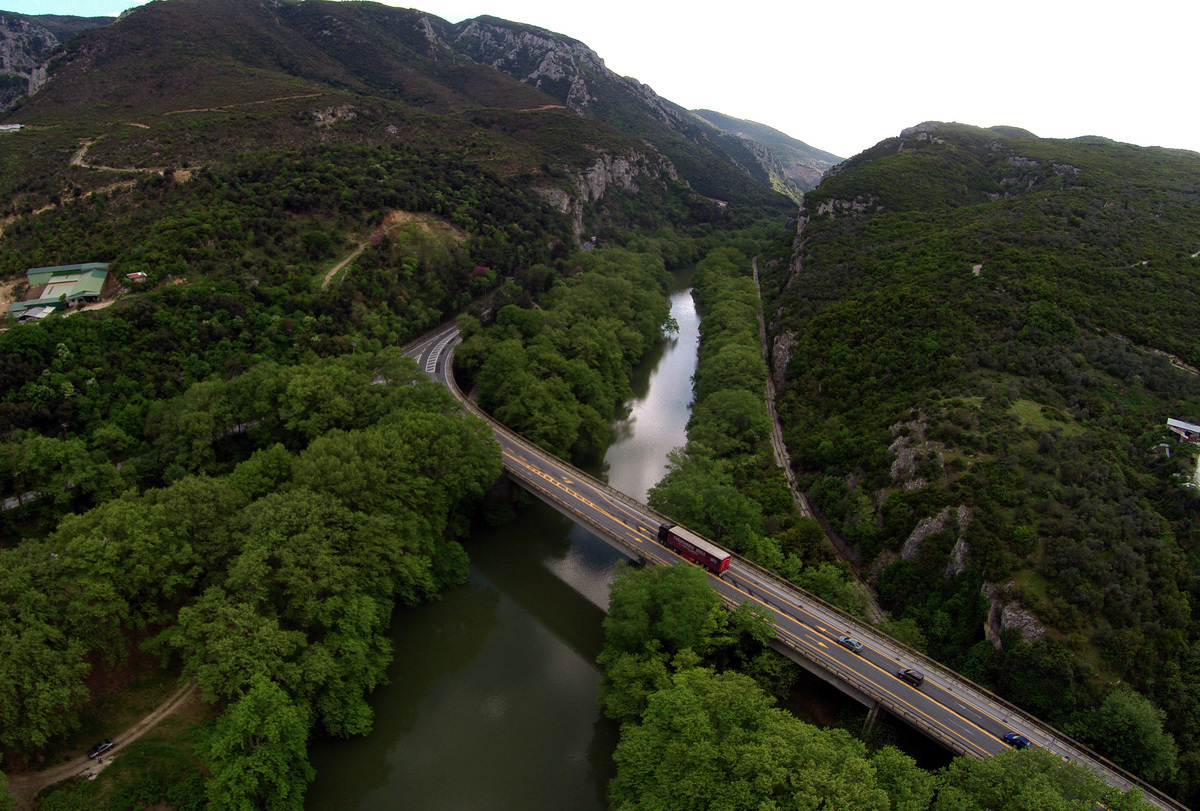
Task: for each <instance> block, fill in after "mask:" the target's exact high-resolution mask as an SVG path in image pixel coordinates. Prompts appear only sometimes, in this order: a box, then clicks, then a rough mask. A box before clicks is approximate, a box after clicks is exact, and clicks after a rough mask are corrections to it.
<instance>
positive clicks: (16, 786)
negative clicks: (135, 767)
mask: <svg viewBox="0 0 1200 811" xmlns="http://www.w3.org/2000/svg"><path fill="white" fill-rule="evenodd" d="M199 700H200V688H199V686H198V685H197V684H196V683H195V682H188V683H187V684H185V685H183V686H182V687H180V688H179V689H178V690H176V691H175V692H174V693H172V694H171V695H170V696H168V697H167V700H166V701H164V702H163V703H162V704H159V705H158V707H156V708H155V709H154V711H153V712H151V713H150V714H149V715H147V716H146V717H145V718H143V719H142V720H140V721H138V722H137V723H136V724H134V725H133V726H131V727H130V728H129V729H127V730H125V731H124V732H122V733H121V734H119V735H116V736H114V737H113V748H112V749H109V750H108V751H107V752H105V753H104V755H103V756H102V757H101V759H100V760H89V759H88V757H87V756H86V755H80V756H79V757H77V758H75V759H74V760H70V761H67V762H66V763H62V764H59V765H58V766H51V767H50V768H49V769H44V770H42V771H40V772H34V773H32V774H10V775H9V776H8V787H9V790H10V791H12V793H13V795H14V796H16V798H17V805H16V811H29V809H32V808H33V798H34V797H36V796H37V795H38V792H40V791H41V790H42V789H44V788H46V787H47V786H52V785H54V784H55V783H58V782H60V781H62V780H69V779H70V778H72V777H85V776H86V777H87V778H88V779H89V780H94V779H95V778H96V775H98V774H100V772H102V771H104V770H105V769H107V768H108V766H109V764H111V763H112V761H113V758H114V757H116V755H117V753H118V752H120V751H121V750H122V749H124V748H125V747H126V746H128V745H129V744H131V743H133V742H134V741H136V740H137V739H138V738H140V737H142V736H143V735H145V734H146V733H147V732H149V731H150V730H151V729H153V728H154V726H155V725H156V724H157V723H158V722H159V721H161V720H162V719H164V718H166V717H167V716H169V715H172V714H173V713H175V712H177V711H179V710H180V709H182V708H183V707H184V706H186V705H188V704H191V703H192V702H195V701H199Z"/></svg>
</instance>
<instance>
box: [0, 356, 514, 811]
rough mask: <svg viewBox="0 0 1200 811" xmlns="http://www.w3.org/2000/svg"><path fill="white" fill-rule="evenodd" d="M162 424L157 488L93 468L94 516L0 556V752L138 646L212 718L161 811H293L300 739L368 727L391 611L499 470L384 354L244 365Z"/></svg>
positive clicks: (80, 793)
mask: <svg viewBox="0 0 1200 811" xmlns="http://www.w3.org/2000/svg"><path fill="white" fill-rule="evenodd" d="M169 409H170V411H171V412H172V416H173V420H172V424H171V425H170V426H163V429H162V431H161V432H160V433H159V434H158V437H157V438H158V440H159V445H158V450H159V451H165V452H166V453H167V454H168V455H167V459H169V460H170V467H171V468H172V469H173V470H174V471H175V475H176V476H177V478H175V479H174V481H172V482H171V483H170V484H167V485H165V486H161V487H148V488H145V489H141V488H137V487H132V488H130V489H124V488H123V487H121V486H120V485H121V484H122V482H120V481H117V482H114V481H112V479H120V478H122V477H129V479H128V484H133V483H134V482H135V481H136V479H134V478H133V474H130V473H127V472H126V471H125V470H124V469H122V470H121V471H120V472H119V473H118V472H117V471H115V469H113V468H112V467H111V465H110V466H109V469H108V471H107V474H108V479H109V481H107V485H108V486H107V488H106V489H97V490H93V491H92V492H91V493H89V495H90V496H91V497H93V498H95V499H96V500H98V501H99V502H100V503H99V504H97V506H95V507H92V508H91V509H89V510H86V511H81V512H79V513H75V514H68V515H65V516H63V517H62V518H61V519H60V520H59V521H58V523H57V526H56V527H55V528H54V529H53V530H52V531H50V532H49V533H48V534H47V535H46V536H45V537H31V538H29V539H28V540H26V541H24V542H23V543H21V544H20V545H19V546H16V547H14V548H8V549H0V595H2V599H0V607H2V608H3V612H2V613H0V638H2V639H3V647H4V650H5V652H6V655H5V656H4V657H3V662H2V663H0V668H2V670H3V672H2V673H0V719H2V720H3V724H2V725H0V729H2V732H0V746H3V747H4V749H5V750H6V751H8V752H10V753H23V752H32V751H37V750H38V749H40V748H42V747H44V746H45V745H46V744H47V743H49V742H50V741H52V740H53V739H54V738H56V737H57V736H60V735H62V734H64V733H67V732H70V731H71V730H72V729H73V728H74V727H75V726H76V724H77V723H78V711H79V709H80V707H81V706H82V705H83V704H84V703H85V702H86V701H87V700H88V699H89V695H88V691H87V689H86V688H85V686H84V679H85V678H86V677H87V676H88V674H89V672H90V671H91V670H92V669H93V668H97V667H104V666H113V665H115V664H118V663H120V662H122V661H124V660H125V658H126V657H128V656H129V655H130V653H131V648H132V647H133V646H134V644H140V647H141V648H142V649H143V650H148V651H150V652H152V653H154V654H156V655H158V656H160V657H162V659H163V660H164V661H165V662H168V663H174V666H175V667H177V668H178V669H179V671H180V673H181V675H182V677H183V678H185V679H195V680H196V681H197V682H198V684H199V685H200V689H201V691H202V694H203V697H204V699H205V700H206V701H208V702H212V703H220V704H222V705H224V706H225V707H226V710H225V712H224V714H222V715H221V717H220V719H219V721H218V722H217V724H216V726H215V728H214V729H213V730H212V732H211V734H210V735H209V736H208V737H206V738H205V739H204V740H203V741H202V742H200V743H198V744H196V746H195V753H196V757H197V758H198V759H199V762H200V763H202V764H203V765H204V767H205V769H206V771H207V774H208V776H207V779H206V780H201V778H200V773H199V772H195V773H194V774H192V775H191V776H187V777H186V779H182V780H181V782H179V783H177V784H175V785H172V786H169V787H167V788H169V790H170V793H171V796H170V797H169V798H168V799H170V800H171V802H173V803H175V804H177V805H180V806H184V807H196V804H197V803H201V802H202V801H203V799H204V798H205V797H207V800H208V802H209V803H210V804H212V806H213V807H235V806H236V807H243V806H245V805H246V804H247V803H248V804H250V805H255V806H261V805H262V804H263V803H266V802H267V801H269V800H270V801H275V800H276V799H278V798H283V799H287V798H291V800H289V801H288V802H287V803H286V805H287V807H295V806H296V804H297V803H298V802H299V801H300V799H302V797H303V794H304V789H305V786H306V785H307V783H308V781H309V780H311V778H312V770H311V768H310V767H309V766H308V763H307V759H306V756H305V749H306V742H307V740H308V738H309V736H310V734H312V733H313V732H314V731H316V730H320V731H321V732H322V733H324V734H330V735H343V736H344V735H352V734H363V733H365V732H367V731H368V730H369V729H370V727H371V716H372V713H371V709H370V707H369V705H368V704H367V703H366V696H367V694H368V693H369V692H370V691H371V689H372V688H373V687H374V686H375V685H376V684H378V682H379V680H380V678H381V676H382V673H383V670H384V668H385V667H386V665H387V663H388V662H389V661H390V658H391V650H390V646H389V643H388V642H387V641H386V639H385V638H384V636H383V633H384V631H385V630H386V628H387V625H388V623H389V622H390V618H391V614H392V606H393V605H394V604H396V603H399V604H402V605H412V604H415V603H417V602H419V601H422V600H427V599H430V598H431V597H433V596H435V595H436V594H437V593H438V592H439V591H440V590H441V589H442V588H444V587H445V586H447V585H451V584H454V583H458V582H461V580H462V578H463V575H464V573H465V565H466V557H465V554H464V553H463V551H462V548H461V547H460V546H459V545H458V544H457V542H456V541H454V537H455V535H456V534H458V533H460V532H461V531H462V529H463V527H464V526H465V524H464V523H463V518H462V516H463V513H462V510H463V509H464V506H466V507H467V508H468V509H469V505H470V500H471V499H472V498H473V497H475V496H478V495H479V494H480V493H481V492H482V490H483V488H485V487H486V486H488V485H490V484H491V483H492V482H493V481H494V480H495V479H496V477H497V476H498V475H499V471H500V458H499V451H498V450H497V449H496V447H495V445H494V444H493V443H492V442H491V434H490V431H489V430H488V429H487V428H486V427H485V426H483V425H482V424H480V423H478V422H477V421H475V420H471V419H464V418H463V417H462V416H461V415H460V414H459V413H458V411H457V407H456V404H455V402H454V400H453V398H451V396H450V394H449V393H448V392H447V391H446V390H445V389H443V388H440V387H437V386H435V385H434V384H433V383H431V382H429V381H428V380H426V379H425V378H424V376H423V375H421V374H420V373H419V372H418V371H417V369H416V366H415V364H413V363H412V361H411V360H409V359H407V358H405V357H403V355H402V354H401V353H400V352H399V350H397V349H388V350H384V351H383V352H381V353H379V354H365V353H364V354H359V355H349V356H345V357H343V358H340V359H337V360H332V361H318V362H316V363H313V364H301V365H298V366H291V367H279V366H273V365H268V364H261V365H259V366H256V367H255V368H254V369H253V370H252V371H251V372H248V373H247V374H245V375H241V376H239V377H235V378H233V379H231V380H230V381H226V382H206V383H200V384H196V385H195V386H193V387H192V388H190V389H189V390H188V391H187V392H185V393H184V394H183V395H181V396H180V397H179V398H177V400H176V401H175V402H172V403H170V404H169ZM231 425H232V426H242V429H241V430H232V431H231ZM53 441H54V440H44V439H43V440H42V442H43V443H45V442H53ZM26 444H36V441H35V440H32V439H27V440H26ZM222 445H224V446H225V447H223V448H222V449H221V450H222V453H220V454H218V450H217V449H218V446H222ZM32 452H33V451H30V453H32ZM42 453H43V455H49V452H48V451H42ZM82 455H83V457H84V458H85V459H86V457H87V454H86V452H83V454H82ZM219 456H220V457H223V458H219ZM138 461H139V463H140V461H141V460H138ZM146 464H147V466H148V467H151V468H156V467H158V466H159V465H158V464H155V462H154V460H152V459H151V460H147V462H146ZM159 464H161V461H160V463H159ZM134 467H137V465H134ZM70 470H71V468H67V469H66V470H65V471H63V472H64V473H69V472H70ZM57 484H58V485H59V488H58V491H61V489H62V484H63V482H62V481H61V480H60V481H59V482H58V483H57ZM43 486H45V485H43ZM50 486H51V487H53V483H50ZM51 492H55V491H54V490H53V489H52V490H51ZM251 741H257V743H253V744H251V743H250V742H251ZM247 759H250V761H254V762H253V763H250V762H248V761H247ZM187 786H191V787H192V788H190V789H187V788H186V787H187ZM185 790H186V791H190V792H191V793H190V794H188V795H187V796H186V797H184V796H181V795H180V792H181V791H185ZM70 796H75V797H77V800H78V804H77V805H64V803H65V802H66V800H65V799H64V798H62V797H60V798H59V799H58V800H56V803H57V806H56V807H60V808H65V807H80V808H84V807H92V804H93V797H92V792H91V791H90V787H89V786H88V785H87V784H85V785H83V786H80V787H78V790H77V791H76V792H75V794H74V795H70ZM273 798H274V799H273ZM157 799H159V798H158V797H142V798H141V800H142V801H143V802H153V801H156V800H157Z"/></svg>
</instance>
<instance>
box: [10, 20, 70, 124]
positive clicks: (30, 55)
mask: <svg viewBox="0 0 1200 811" xmlns="http://www.w3.org/2000/svg"><path fill="white" fill-rule="evenodd" d="M57 47H58V38H57V37H56V36H54V34H52V33H50V31H49V30H47V29H46V28H44V27H43V26H40V25H37V24H36V23H33V22H30V21H29V20H27V19H25V18H23V17H21V16H19V15H15V14H4V15H0V109H7V108H8V107H11V106H12V105H13V104H14V103H15V102H16V101H17V99H19V98H21V97H22V96H24V95H26V94H27V93H32V92H34V91H35V90H37V87H38V85H39V84H40V82H39V81H38V78H39V77H40V80H41V81H45V71H44V70H42V71H38V68H39V67H41V66H42V65H43V64H44V63H45V61H46V59H47V58H48V57H49V56H50V53H51V52H52V51H53V50H54V49H55V48H57Z"/></svg>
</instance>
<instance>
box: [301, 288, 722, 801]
mask: <svg viewBox="0 0 1200 811" xmlns="http://www.w3.org/2000/svg"><path fill="white" fill-rule="evenodd" d="M690 281H691V278H690V276H686V275H681V276H678V277H677V278H676V290H675V291H674V292H673V294H672V296H671V313H672V315H673V316H674V317H675V320H676V321H677V322H678V323H679V333H678V335H677V336H674V337H672V338H671V339H669V340H667V341H664V342H663V343H662V345H661V346H660V347H658V348H657V349H656V350H655V351H654V352H653V353H652V355H651V357H649V358H647V360H646V361H645V362H644V363H643V364H642V366H641V368H639V369H638V370H637V375H636V378H635V380H634V386H633V389H634V400H633V401H632V403H631V404H630V405H631V409H630V414H629V416H628V418H627V419H625V420H622V421H620V422H619V423H618V424H617V425H616V426H614V428H615V436H616V440H615V441H614V443H613V445H612V447H611V448H610V449H609V451H608V454H607V456H606V458H605V464H604V470H602V471H593V472H595V473H598V474H599V475H601V476H602V477H604V478H606V479H607V480H608V481H609V483H610V484H612V485H613V486H614V487H616V488H618V489H620V490H622V491H624V492H626V493H628V494H629V495H631V496H634V497H635V498H638V499H645V496H646V493H647V491H648V490H649V489H650V487H651V486H652V485H653V484H654V483H655V482H656V481H658V479H660V478H661V477H662V474H663V473H664V472H665V470H666V454H667V452H668V451H669V450H671V448H674V447H676V446H679V445H682V444H684V441H685V439H686V437H685V433H684V429H685V426H686V425H687V420H688V416H689V412H690V402H691V396H692V390H691V376H692V373H693V372H694V371H695V368H696V346H697V342H698V340H699V323H700V322H699V318H698V317H697V315H696V308H695V305H694V304H693V302H692V297H691V294H690V292H689V290H688V288H689V286H690ZM464 545H465V546H466V549H467V552H468V554H469V555H470V556H471V570H470V575H469V580H468V583H467V585H466V586H464V587H462V588H459V589H454V590H452V591H450V592H448V593H446V594H445V595H444V596H443V598H442V599H441V600H440V601H439V602H437V603H434V604H431V605H427V606H421V607H419V608H415V609H404V610H398V611H397V612H396V615H395V617H394V619H393V629H392V632H391V640H392V644H393V646H394V648H395V661H394V662H393V663H392V666H391V667H390V668H389V670H388V679H389V681H390V683H389V684H388V685H386V686H384V687H381V688H379V689H378V690H376V691H375V693H374V695H373V696H372V698H371V705H372V706H373V707H374V708H375V728H374V731H373V732H372V733H371V734H370V735H368V736H366V737H363V738H354V739H350V740H336V741H319V742H317V743H315V744H313V746H312V748H311V751H310V755H311V758H312V762H313V765H314V766H315V767H316V769H317V779H316V781H315V782H314V783H313V785H312V786H311V787H310V789H309V793H308V800H307V803H306V807H307V808H308V809H310V811H325V810H326V809H329V810H330V811H332V809H338V810H339V811H341V809H364V810H365V809H420V811H430V809H436V810H437V811H457V810H458V809H461V810H462V811H468V810H469V811H507V810H508V809H513V810H514V811H515V810H516V809H520V811H538V809H547V811H551V810H552V811H561V810H562V809H572V810H574V809H578V811H589V809H596V810H597V811H599V809H603V808H605V802H604V791H605V785H606V783H607V781H608V779H609V777H610V776H611V774H612V771H613V764H612V752H613V749H614V747H615V746H616V742H617V728H616V726H615V725H614V724H612V723H611V722H609V721H608V720H606V719H604V718H603V717H602V716H601V714H600V711H599V707H598V705H597V695H598V688H599V682H600V670H599V668H598V667H597V666H596V664H595V661H596V656H597V654H599V652H600V646H601V644H602V643H603V628H602V626H601V623H602V621H603V619H604V609H605V606H606V605H607V600H608V584H609V583H610V582H611V581H612V579H613V576H614V574H615V572H616V568H617V565H618V563H619V562H620V561H622V560H624V559H625V558H624V556H623V555H621V554H620V553H618V552H617V551H615V550H614V549H612V547H610V546H608V544H606V543H605V542H604V541H602V540H600V539H599V538H597V537H596V536H595V535H593V534H592V533H591V532H589V531H588V530H585V529H582V528H580V527H577V526H575V524H573V523H572V522H570V521H568V520H567V519H565V518H563V517H562V516H560V515H559V514H558V513H557V512H555V511H554V510H552V509H550V508H549V507H546V506H545V505H543V504H542V503H541V502H536V503H535V504H534V506H532V507H529V508H527V509H523V510H521V511H520V513H519V514H518V516H517V520H516V521H514V522H512V523H511V524H509V525H507V526H504V527H499V528H490V527H487V526H483V525H478V526H477V527H476V528H475V530H474V531H473V533H472V536H471V538H470V539H468V540H467V541H465V542H464Z"/></svg>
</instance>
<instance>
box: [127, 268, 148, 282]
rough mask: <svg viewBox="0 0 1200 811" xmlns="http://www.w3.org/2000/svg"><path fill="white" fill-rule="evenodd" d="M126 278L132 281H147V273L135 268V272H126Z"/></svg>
mask: <svg viewBox="0 0 1200 811" xmlns="http://www.w3.org/2000/svg"><path fill="white" fill-rule="evenodd" d="M125 278H126V279H128V280H129V281H131V282H144V281H146V274H145V273H143V272H142V271H140V270H135V271H134V272H133V273H126V274H125Z"/></svg>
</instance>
